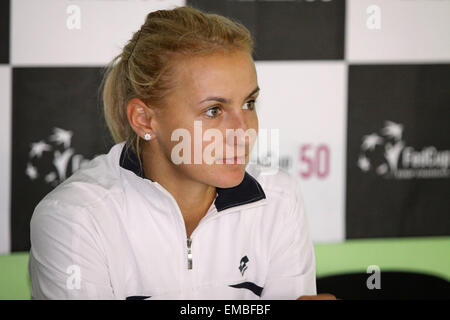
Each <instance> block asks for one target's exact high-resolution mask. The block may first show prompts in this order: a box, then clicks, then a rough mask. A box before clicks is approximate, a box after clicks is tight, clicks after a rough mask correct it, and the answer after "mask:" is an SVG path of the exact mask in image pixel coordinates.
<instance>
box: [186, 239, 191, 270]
mask: <svg viewBox="0 0 450 320" xmlns="http://www.w3.org/2000/svg"><path fill="white" fill-rule="evenodd" d="M191 245H192V239H191V238H187V263H188V270H192V250H191Z"/></svg>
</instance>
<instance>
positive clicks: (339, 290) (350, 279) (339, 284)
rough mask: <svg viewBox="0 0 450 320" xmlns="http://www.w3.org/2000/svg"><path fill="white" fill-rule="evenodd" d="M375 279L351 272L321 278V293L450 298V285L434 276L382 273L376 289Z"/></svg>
mask: <svg viewBox="0 0 450 320" xmlns="http://www.w3.org/2000/svg"><path fill="white" fill-rule="evenodd" d="M371 276H372V274H367V273H347V274H340V275H333V276H326V277H321V278H317V292H318V293H332V294H334V295H335V296H336V297H337V298H339V299H358V300H379V299H385V300H392V299H395V300H397V299H399V300H403V299H411V300H412V299H447V300H448V299H450V282H448V281H447V280H446V279H443V278H440V277H437V276H434V275H427V274H423V273H412V272H398V271H382V272H380V274H379V283H378V286H376V287H374V286H373V284H374V282H375V281H373V278H372V279H370V277H371ZM367 282H369V285H368V284H367ZM370 284H372V285H370Z"/></svg>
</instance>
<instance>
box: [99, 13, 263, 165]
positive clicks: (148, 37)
mask: <svg viewBox="0 0 450 320" xmlns="http://www.w3.org/2000/svg"><path fill="white" fill-rule="evenodd" d="M253 48H254V41H253V39H252V36H251V34H250V32H249V30H248V29H247V28H246V27H245V26H244V25H242V24H241V23H240V22H238V21H234V20H231V19H229V18H226V17H223V16H221V15H217V14H212V13H205V12H202V11H200V10H198V9H195V8H193V7H190V6H183V7H177V8H175V9H172V10H158V11H154V12H150V13H149V14H148V15H147V17H146V19H145V22H144V24H143V25H142V26H141V28H140V30H139V31H137V32H135V33H134V34H133V37H132V38H131V40H129V41H128V43H127V44H126V45H125V47H124V48H123V51H122V53H120V54H119V55H117V56H116V57H115V58H114V59H113V60H112V61H111V62H110V63H109V64H108V65H107V66H106V68H105V73H104V76H103V80H102V84H101V86H100V90H101V89H102V88H103V104H104V107H103V108H104V114H105V121H106V124H107V126H108V129H109V131H110V132H111V135H112V137H113V139H114V141H115V143H119V142H122V141H124V140H126V141H127V146H131V148H132V149H133V151H134V152H135V153H136V154H137V156H138V159H139V164H140V165H142V162H141V157H140V149H141V146H140V143H141V140H142V139H141V138H140V137H139V135H137V134H136V133H135V132H134V130H133V129H132V127H131V125H130V124H129V122H128V118H127V114H126V106H127V103H128V101H129V100H130V99H132V98H138V99H141V100H142V101H143V102H144V103H146V104H147V105H149V104H151V105H153V106H158V107H160V106H164V104H165V99H164V98H165V97H166V96H167V95H168V94H169V93H170V90H171V89H172V88H173V80H174V77H173V74H174V72H173V71H174V69H173V65H174V63H175V61H177V59H176V58H179V57H192V56H198V55H203V54H208V53H213V52H215V51H220V50H222V51H223V50H224V51H232V50H236V49H240V50H246V51H247V52H248V53H249V54H250V55H252V56H253V50H254V49H253Z"/></svg>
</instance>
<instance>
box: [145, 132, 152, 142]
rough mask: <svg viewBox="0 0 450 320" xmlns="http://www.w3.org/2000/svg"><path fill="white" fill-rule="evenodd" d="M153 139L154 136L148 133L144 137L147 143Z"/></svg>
mask: <svg viewBox="0 0 450 320" xmlns="http://www.w3.org/2000/svg"><path fill="white" fill-rule="evenodd" d="M151 138H152V135H151V134H150V133H148V132H147V133H146V134H145V135H144V139H145V140H147V141H148V140H150V139H151Z"/></svg>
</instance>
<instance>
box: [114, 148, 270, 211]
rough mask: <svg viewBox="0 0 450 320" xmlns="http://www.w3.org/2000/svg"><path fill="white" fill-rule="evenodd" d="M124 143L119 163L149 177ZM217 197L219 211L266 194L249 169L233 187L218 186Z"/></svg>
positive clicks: (139, 174)
mask: <svg viewBox="0 0 450 320" xmlns="http://www.w3.org/2000/svg"><path fill="white" fill-rule="evenodd" d="M126 146H127V144H126V143H125V144H124V147H123V148H122V151H121V153H120V160H119V164H120V166H121V167H122V168H124V169H127V170H130V171H132V172H134V174H136V175H137V176H138V177H141V178H143V179H147V178H146V177H145V175H144V170H143V169H142V167H141V166H140V165H139V161H138V158H137V155H136V153H135V152H134V151H133V149H131V148H128V149H127V148H126ZM216 192H217V197H216V200H215V201H214V205H215V206H216V208H217V211H222V210H225V209H228V208H232V207H236V206H240V205H244V204H248V203H252V202H256V201H259V200H261V199H265V198H266V195H265V194H264V191H263V189H262V187H261V185H260V184H259V183H258V181H257V180H256V179H255V178H253V177H252V176H251V175H250V174H249V173H248V172H247V171H246V172H245V174H244V179H243V180H242V182H241V183H240V184H239V185H237V186H235V187H232V188H216Z"/></svg>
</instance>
